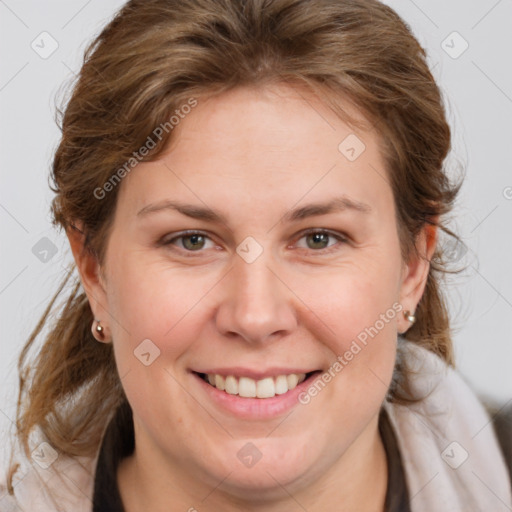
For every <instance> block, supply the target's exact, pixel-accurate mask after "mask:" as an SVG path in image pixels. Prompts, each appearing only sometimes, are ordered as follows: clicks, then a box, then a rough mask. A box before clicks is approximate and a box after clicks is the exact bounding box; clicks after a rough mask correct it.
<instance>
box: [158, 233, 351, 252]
mask: <svg viewBox="0 0 512 512" xmlns="http://www.w3.org/2000/svg"><path fill="white" fill-rule="evenodd" d="M312 234H326V235H329V236H331V237H332V238H335V239H337V240H338V242H340V243H342V244H346V243H348V239H347V237H345V236H343V235H342V234H340V233H336V232H333V231H330V230H328V229H318V228H311V229H307V230H305V231H302V232H301V233H300V236H299V237H298V238H297V239H296V241H298V240H301V239H302V238H304V237H306V236H308V235H312ZM194 235H201V236H204V237H205V238H208V239H209V240H211V238H210V236H208V234H207V233H205V232H203V231H194V230H187V231H183V232H181V233H179V234H178V236H175V237H173V238H171V239H169V240H165V239H163V240H162V241H161V242H160V245H163V246H170V245H175V244H174V242H176V241H177V240H180V239H181V238H188V237H190V236H194ZM300 249H306V250H310V251H313V252H316V253H320V254H330V253H331V252H334V251H335V250H337V249H338V244H333V245H331V246H328V247H325V248H323V249H308V248H304V247H301V248H300ZM178 250H179V251H183V252H185V253H187V255H190V256H193V255H194V253H198V254H200V253H202V252H203V250H197V251H190V250H188V249H185V248H182V247H180V248H178Z"/></svg>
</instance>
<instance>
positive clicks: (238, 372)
mask: <svg viewBox="0 0 512 512" xmlns="http://www.w3.org/2000/svg"><path fill="white" fill-rule="evenodd" d="M317 370H318V368H309V369H307V368H306V369H304V368H283V367H273V368H267V369H266V370H261V369H259V370H253V369H251V368H243V367H241V366H232V367H229V368H226V367H224V368H208V369H203V370H198V369H194V370H192V371H194V372H196V373H205V374H210V375H213V374H215V375H222V376H224V377H227V376H228V375H233V376H234V377H248V378H249V379H253V380H262V379H264V378H266V377H277V376H278V375H290V374H291V373H296V374H301V373H311V372H314V371H317Z"/></svg>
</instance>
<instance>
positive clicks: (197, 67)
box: [11, 0, 459, 491]
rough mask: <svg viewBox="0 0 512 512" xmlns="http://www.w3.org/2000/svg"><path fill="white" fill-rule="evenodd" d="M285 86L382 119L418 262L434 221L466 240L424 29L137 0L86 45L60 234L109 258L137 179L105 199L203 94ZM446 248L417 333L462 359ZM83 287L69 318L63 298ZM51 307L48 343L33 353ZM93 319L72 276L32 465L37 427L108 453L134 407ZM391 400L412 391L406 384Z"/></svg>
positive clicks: (58, 166)
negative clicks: (117, 215) (453, 220)
mask: <svg viewBox="0 0 512 512" xmlns="http://www.w3.org/2000/svg"><path fill="white" fill-rule="evenodd" d="M271 83H288V84H295V85H302V86H305V87H308V88H309V90H310V91H312V92H315V93H316V94H318V96H319V97H320V98H321V99H322V100H323V101H324V102H325V103H326V104H329V105H330V106H331V108H332V109H333V110H334V111H335V112H336V113H338V114H339V115H340V117H342V118H343V119H344V120H345V121H346V122H348V123H349V124H350V123H351V124H352V126H358V123H357V122H356V120H354V119H351V118H350V117H349V116H347V114H346V112H344V111H343V110H341V109H340V108H339V105H338V104H337V102H336V100H337V99H340V98H342V97H343V98H344V99H345V100H349V101H350V102H352V103H353V104H354V105H355V106H356V107H357V108H358V109H359V110H360V111H361V112H363V113H364V114H365V116H366V118H367V119H369V120H370V121H371V122H372V123H374V126H375V128H376V129H377V131H378V133H379V134H380V135H381V142H382V152H383V155H384V156H385V162H386V171H387V174H388V178H387V179H389V180H390V183H391V186H392V188H393V192H394V197H395V202H396V211H397V226H398V230H399V233H400V240H401V246H402V253H403V256H404V258H407V257H408V255H410V253H411V250H414V247H415V240H416V236H417V234H418V233H419V231H420V229H421V228H422V227H424V226H425V223H433V224H435V225H438V226H439V227H440V228H441V229H442V230H444V231H445V232H448V233H451V232H449V230H447V228H446V227H445V225H444V224H443V223H442V222H441V220H439V219H440V218H441V217H440V216H444V214H446V213H448V212H449V211H450V209H451V207H452V205H453V201H454V199H455V197H456V194H457V191H458V188H459V185H453V184H451V183H450V181H449V180H448V178H447V176H446V174H445V172H444V169H443V162H444V160H445V157H446V156H447V154H448V151H449V149H450V128H449V126H448V124H447V121H446V118H445V111H444V106H443V102H442V99H441V94H440V91H439V89H438V87H437V85H436V83H435V81H434V79H433V77H432V75H431V73H430V71H429V68H428V65H427V63H426V54H425V51H424V50H423V48H422V47H421V46H420V45H419V43H418V42H417V40H416V39H415V38H414V36H413V35H412V33H411V31H410V29H409V27H408V26H407V25H406V24H405V23H404V22H403V21H402V20H401V18H400V17H399V16H398V15H397V14H396V13H395V12H394V11H393V10H392V9H391V8H389V7H387V6H386V5H384V4H381V3H380V2H378V1H376V0H350V1H343V0H244V1H240V0H132V1H130V2H128V3H127V4H126V5H125V6H124V7H123V8H122V9H121V10H120V12H119V13H118V14H117V15H116V16H115V18H114V19H113V20H112V21H111V22H110V23H109V24H108V25H107V26H106V27H105V28H104V30H103V31H102V32H101V33H100V34H99V36H98V37H97V38H96V39H95V40H94V41H93V42H92V43H91V44H90V46H89V47H88V49H87V50H86V52H85V57H84V63H83V66H82V69H81V71H80V74H79V76H78V79H77V82H76V84H75V86H74V89H73V92H72V95H71V97H70V99H69V101H68V103H67V106H66V108H65V111H64V113H62V112H60V114H61V116H60V117H61V119H60V123H61V130H62V139H61V141H60V144H59V146H58V149H57V151H56V154H55V158H54V161H53V168H52V180H53V186H52V190H53V191H54V192H55V194H56V196H55V198H54V200H53V203H52V213H53V217H54V224H55V225H59V226H61V227H63V228H64V229H66V230H68V229H76V222H80V223H81V225H82V226H83V236H84V241H85V244H84V250H86V251H90V253H91V254H93V255H95V256H96V257H97V258H98V261H99V262H100V264H101V263H102V262H103V258H104V254H105V248H106V245H107V240H108V234H109V229H110V227H111V222H112V219H113V213H114V210H115V207H116V198H117V193H118V192H119V187H120V186H122V183H120V184H119V185H118V186H114V187H111V188H112V190H109V192H108V194H106V195H105V197H104V198H102V199H97V192H96V193H95V191H97V190H98V189H101V188H102V187H104V184H105V183H106V182H108V181H109V180H111V179H112V177H113V175H114V173H115V172H116V170H118V169H120V168H122V167H123V165H126V162H127V161H130V158H133V155H134V152H136V151H137V150H138V149H139V148H141V147H142V146H143V145H144V144H145V143H146V142H147V140H148V137H154V130H155V128H156V127H158V126H163V125H165V123H168V121H169V118H170V116H171V115H172V114H173V113H174V112H175V111H176V110H177V109H179V108H180V106H182V105H185V104H187V102H190V99H191V98H201V97H208V96H212V95H215V94H220V93H222V92H224V91H227V90H229V89H232V88H234V87H240V86H264V85H266V84H271ZM164 132H165V133H163V134H162V137H161V141H157V142H158V144H157V145H156V147H155V148H154V149H152V150H151V152H150V154H149V155H147V156H146V157H145V158H144V159H145V160H152V159H155V158H156V157H158V155H160V154H161V152H162V151H163V150H164V149H165V148H166V146H167V144H168V142H169V140H170V137H171V136H172V131H171V130H170V129H169V130H164ZM74 226H75V227H74ZM436 251H437V252H436V255H435V257H434V259H433V261H432V262H431V267H430V271H429V275H428V282H427V285H426V290H425V293H424V295H423V298H422V300H421V302H420V303H419V305H418V309H417V311H416V316H417V321H416V323H415V324H414V325H413V326H412V327H411V329H409V330H408V331H407V333H406V335H405V337H406V338H407V339H409V340H412V341H414V342H417V343H419V344H422V345H423V346H425V347H427V348H428V349H430V350H432V351H433V352H435V353H437V354H439V355H440V356H441V357H442V358H444V359H445V360H446V361H447V362H448V363H449V364H452V363H453V360H452V345H451V339H450V328H449V320H448V315H447V310H446V307H445V303H444V301H443V296H442V293H441V290H440V286H439V284H440V278H441V277H442V272H444V271H445V270H446V269H445V267H444V263H445V262H443V258H442V254H441V252H440V251H441V248H439V247H438V248H437V249H436ZM71 270H74V268H72V269H71ZM69 283H72V286H71V288H70V290H69V293H68V295H67V299H66V300H65V301H64V302H63V303H62V305H61V307H60V308H59V309H58V308H56V300H57V298H58V297H59V295H60V294H61V293H62V291H63V290H64V289H65V287H66V286H67V285H69ZM52 311H54V317H55V318H54V321H53V322H52V323H51V325H50V326H49V331H48V334H46V337H45V340H44V344H43V345H42V348H40V349H38V350H36V353H35V354H34V355H33V356H32V357H30V356H29V354H30V352H32V349H33V348H34V342H35V340H36V339H37V338H38V337H39V335H40V333H41V331H42V329H43V327H44V326H45V324H46V323H47V322H48V320H49V317H50V315H51V313H52ZM92 322H93V316H92V312H91V308H90V305H89V303H88V300H87V297H86V295H85V293H84V291H83V289H82V286H81V283H80V280H79V277H78V276H77V275H76V273H75V274H73V273H72V272H70V273H68V275H67V276H66V277H65V279H64V281H63V282H62V284H61V286H60V287H59V288H58V290H57V292H56V294H55V295H54V297H53V299H52V300H51V302H50V304H49V305H48V308H47V310H46V311H45V313H44V315H43V317H42V318H41V319H40V321H39V323H38V324H37V326H36V327H35V329H34V331H33V332H32V334H31V336H30V338H29V339H28V341H27V343H26V345H25V347H24V349H23V351H22V353H21V356H20V359H19V371H20V389H19V399H18V412H17V434H18V438H19V441H20V443H21V445H22V446H23V449H24V450H25V453H26V454H27V455H28V453H29V447H28V439H29V434H30V432H31V431H32V430H33V429H34V428H35V427H39V428H40V429H41V431H42V433H43V434H44V436H45V437H46V439H47V440H48V442H49V443H50V444H51V445H53V447H54V448H56V449H57V450H58V451H59V452H60V453H64V454H67V455H71V456H77V455H86V456H87V455H89V456H92V455H94V453H95V452H96V450H97V449H98V447H99V443H100V441H101V437H102V435H103V432H104V429H105V428H106V425H107V423H108V421H109V419H110V416H111V414H112V411H114V409H115V408H116V407H117V406H118V405H119V404H120V403H122V402H123V401H125V400H126V398H125V397H124V394H123V389H122V386H121V383H120V379H119V377H118V375H117V371H116V366H115V361H114V356H113V350H112V347H111V345H105V344H101V343H97V342H96V341H95V339H94V338H93V336H92V334H91V330H90V329H91V324H92ZM105 390H108V393H106V392H105ZM78 396H79V397H80V400H79V401H78V402H76V398H77V397H78ZM391 398H392V399H394V400H399V399H401V398H403V397H401V396H400V394H399V390H394V391H393V395H392V397H391ZM11 491H12V489H11Z"/></svg>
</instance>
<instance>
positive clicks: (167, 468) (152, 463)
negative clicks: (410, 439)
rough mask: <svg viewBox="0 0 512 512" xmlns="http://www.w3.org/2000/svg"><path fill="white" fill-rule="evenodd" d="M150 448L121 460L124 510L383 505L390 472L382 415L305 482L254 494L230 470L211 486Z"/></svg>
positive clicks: (376, 511) (367, 510) (375, 508)
mask: <svg viewBox="0 0 512 512" xmlns="http://www.w3.org/2000/svg"><path fill="white" fill-rule="evenodd" d="M136 439H137V436H136ZM151 451H152V450H146V447H140V448H139V449H138V450H137V442H136V450H135V452H134V454H133V455H132V456H130V457H128V458H126V459H124V460H123V461H121V463H120V465H119V468H118V474H117V479H118V485H119V490H120V494H121V497H122V500H123V504H124V507H125V511H126V512H139V511H141V510H152V511H154V512H164V511H165V512H167V511H168V510H169V505H170V504H172V508H173V510H183V511H188V512H196V510H197V511H201V512H216V511H218V510H223V511H225V512H238V511H239V510H245V511H247V512H263V511H265V512H281V511H282V510H297V511H299V510H304V509H305V510H308V512H320V511H324V510H333V509H334V508H335V509H336V510H337V511H339V512H353V511H354V510H358V511H364V512H382V511H383V510H384V502H385V497H386V489H387V483H388V473H387V461H386V452H385V449H384V445H383V443H382V440H381V438H380V435H379V432H378V416H377V417H375V418H374V419H373V420H372V421H371V422H370V423H369V424H368V426H367V428H366V429H365V431H363V432H362V434H361V435H360V436H359V437H358V438H357V439H356V440H355V441H354V443H352V445H351V446H350V447H349V448H348V449H347V450H346V451H345V453H344V454H343V456H342V457H340V458H339V459H338V460H336V461H335V462H334V464H332V465H331V466H329V467H326V468H324V467H322V471H321V472H319V473H318V474H317V475H315V476H308V477H307V478H308V482H307V483H306V484H305V483H304V482H305V480H301V482H300V483H299V482H295V483H294V484H293V485H287V486H286V488H285V487H284V486H282V485H281V484H280V483H279V482H278V481H277V479H275V480H276V489H275V492H273V493H269V494H261V495H259V496H258V495H251V497H250V499H246V496H244V497H243V498H242V497H241V496H240V493H234V492H232V491H231V489H230V486H229V475H227V476H226V478H225V479H224V480H221V481H219V483H218V484H217V485H216V486H212V485H210V484H207V483H205V482H203V481H201V479H199V478H198V477H197V473H195V474H194V472H193V471H190V472H187V471H186V470H184V469H183V467H182V466H181V467H180V464H169V463H166V462H165V461H160V463H159V462H158V461H157V460H155V459H154V458H152V457H147V454H148V453H151ZM144 455H146V456H144ZM369 482H370V483H371V485H369ZM369 491H370V492H369Z"/></svg>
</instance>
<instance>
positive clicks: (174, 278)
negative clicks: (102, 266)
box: [109, 258, 218, 364]
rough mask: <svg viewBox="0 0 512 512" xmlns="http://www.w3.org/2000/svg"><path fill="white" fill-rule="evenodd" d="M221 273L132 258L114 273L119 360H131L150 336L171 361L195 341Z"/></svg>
mask: <svg viewBox="0 0 512 512" xmlns="http://www.w3.org/2000/svg"><path fill="white" fill-rule="evenodd" d="M216 277H217V276H213V275H209V274H205V275H204V276H201V277H197V276H195V277H194V274H192V273H191V272H190V271H176V270H171V269H170V268H166V267H164V266H162V265H156V266H153V265H149V264H148V265H146V264H144V263H143V259H142V258H133V259H130V258H126V259H124V261H123V263H122V264H120V265H119V266H118V267H116V270H115V272H113V273H112V286H111V290H112V293H111V294H110V296H109V307H110V312H111V314H112V316H113V317H114V318H115V319H116V321H115V322H113V337H114V340H115V345H117V347H116V353H117V355H118V356H119V362H120V363H121V364H122V363H123V360H124V362H125V364H128V363H129V359H128V358H129V357H130V356H131V357H132V358H133V351H134V350H136V348H137V347H138V346H139V344H140V343H141V342H142V341H143V340H146V339H150V340H152V342H153V343H155V344H156V346H157V347H158V348H159V349H160V350H161V352H162V353H164V352H165V354H166V356H168V357H169V358H170V359H171V360H172V359H176V358H177V357H178V356H179V355H180V354H181V353H183V352H184V351H185V350H186V349H187V348H188V347H189V346H190V344H191V343H193V341H194V340H198V339H199V331H200V328H201V324H202V323H204V321H205V320H204V319H199V316H201V315H202V314H204V306H203V304H204V302H205V301H204V299H205V297H206V296H207V294H208V291H209V290H210V289H211V288H212V287H214V285H215V283H216V281H218V277H217V279H216Z"/></svg>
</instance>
